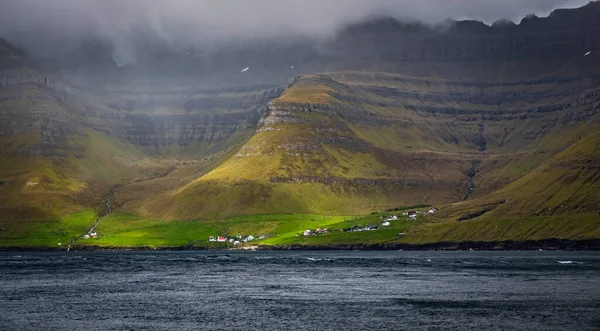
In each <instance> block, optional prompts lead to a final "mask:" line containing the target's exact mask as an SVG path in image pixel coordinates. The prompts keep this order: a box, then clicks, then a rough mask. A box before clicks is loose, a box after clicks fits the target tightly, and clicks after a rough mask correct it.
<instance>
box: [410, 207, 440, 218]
mask: <svg viewBox="0 0 600 331" xmlns="http://www.w3.org/2000/svg"><path fill="white" fill-rule="evenodd" d="M436 212H437V209H436V208H435V207H431V208H429V210H427V211H416V210H411V211H405V212H403V213H402V215H404V216H407V217H408V218H409V219H411V220H415V219H417V216H419V214H420V215H423V216H427V215H433V214H435V213H436Z"/></svg>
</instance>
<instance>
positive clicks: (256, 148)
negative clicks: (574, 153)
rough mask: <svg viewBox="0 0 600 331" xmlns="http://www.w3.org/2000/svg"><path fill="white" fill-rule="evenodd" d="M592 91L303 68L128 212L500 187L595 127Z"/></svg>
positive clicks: (317, 203)
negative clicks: (237, 133) (235, 140)
mask: <svg viewBox="0 0 600 331" xmlns="http://www.w3.org/2000/svg"><path fill="white" fill-rule="evenodd" d="M570 91H581V92H578V93H573V92H570ZM583 96H585V97H583ZM498 100H502V102H501V103H498ZM599 101H600V99H599V98H598V94H597V85H595V84H594V82H593V78H591V77H589V76H588V77H579V78H576V77H573V78H569V79H558V78H554V77H552V76H548V77H546V78H544V79H539V80H535V81H521V82H509V83H505V84H498V83H491V84H490V83H484V82H479V83H464V82H457V81H449V80H440V79H428V78H416V77H410V76H402V75H393V74H386V73H365V72H342V73H331V74H327V75H316V76H304V77H300V78H299V79H298V80H296V81H294V82H293V84H292V85H291V87H290V88H289V89H287V90H286V92H284V94H283V95H282V96H281V97H280V98H278V99H275V100H273V101H272V102H270V103H269V106H268V107H267V112H266V113H265V115H264V116H263V118H262V119H261V121H260V123H259V126H258V128H257V130H256V134H255V135H254V136H253V137H252V138H251V139H250V140H249V141H248V143H246V144H245V145H244V146H243V147H242V148H241V149H240V150H239V151H238V152H237V153H236V154H235V155H233V156H231V157H230V158H229V159H228V160H227V161H225V162H224V163H223V164H221V165H220V166H219V167H217V168H216V169H214V170H213V171H211V172H209V173H207V174H206V175H204V176H202V177H200V178H198V179H197V180H195V181H192V182H190V183H189V184H187V185H185V186H182V187H180V188H178V189H174V190H172V191H169V192H168V193H167V194H165V195H159V196H158V197H156V198H155V199H150V200H149V201H148V203H147V204H145V205H144V207H143V208H139V209H138V208H136V207H131V211H132V212H136V213H142V214H146V215H147V216H151V215H159V217H161V218H175V219H178V218H184V219H185V218H196V217H202V216H211V217H215V216H225V215H231V214H238V213H242V214H244V213H248V214H252V213H285V212H302V213H317V214H319V213H322V214H323V213H334V214H361V213H367V212H369V211H372V210H379V209H385V208H390V207H394V206H397V205H411V204H418V203H430V204H446V203H450V202H453V201H460V200H463V199H467V198H471V197H473V196H475V195H477V196H479V195H483V194H485V193H489V192H493V191H494V190H496V189H498V188H501V187H503V186H504V185H506V184H508V183H510V182H512V181H514V180H516V179H518V178H520V177H521V176H524V175H525V174H527V173H528V172H529V171H531V170H533V169H535V168H536V167H537V166H538V165H540V164H541V163H543V162H545V161H546V160H548V159H550V158H552V157H553V156H554V155H555V154H557V153H559V152H560V151H561V150H562V149H564V148H567V147H568V146H570V145H571V144H572V143H573V142H574V141H575V140H577V139H579V138H578V137H580V136H581V135H583V136H585V135H587V134H589V133H590V132H593V130H596V129H597V127H596V125H595V124H594V122H593V121H592V120H593V119H594V118H595V116H596V115H597V112H598V110H597V109H598V108H597V105H598V102H599ZM590 121H591V122H590ZM582 123H588V124H586V125H585V126H582ZM565 132H571V133H572V134H571V135H570V136H569V135H564V133H565ZM559 134H560V135H562V137H563V139H562V140H557V139H556V135H559ZM573 135H576V136H573ZM516 169H519V170H520V171H516ZM198 197H203V198H202V199H199V198H198ZM123 207H124V208H125V210H127V209H128V206H127V205H125V206H123Z"/></svg>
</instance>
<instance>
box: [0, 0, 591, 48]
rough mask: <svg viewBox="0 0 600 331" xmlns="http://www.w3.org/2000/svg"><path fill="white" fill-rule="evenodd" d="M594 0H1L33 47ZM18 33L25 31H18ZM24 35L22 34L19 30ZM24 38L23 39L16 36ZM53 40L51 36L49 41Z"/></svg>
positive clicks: (544, 10) (325, 27)
mask: <svg viewBox="0 0 600 331" xmlns="http://www.w3.org/2000/svg"><path fill="white" fill-rule="evenodd" d="M587 2H589V1H588V0H0V37H4V38H8V39H9V40H10V41H12V42H16V43H17V44H18V43H19V41H21V42H20V43H21V46H24V47H27V46H31V45H27V40H25V39H27V38H26V36H33V37H34V38H37V39H34V40H35V42H30V44H33V43H36V44H40V43H43V42H44V40H47V39H49V37H52V38H59V39H65V40H77V39H78V38H80V37H82V36H88V37H89V36H90V34H91V35H94V36H99V37H102V38H104V39H106V40H110V41H111V42H112V43H113V44H115V45H117V48H118V47H120V46H119V45H127V44H130V40H129V39H128V38H131V32H132V30H133V29H134V27H140V26H141V27H143V30H146V31H147V32H150V33H151V34H152V35H153V36H157V37H159V38H160V39H161V40H163V41H167V42H171V43H173V44H175V45H177V44H179V45H181V44H182V43H194V42H197V41H205V40H215V39H216V40H219V39H221V40H222V39H231V38H234V39H249V38H261V37H271V36H277V35H286V34H292V33H293V34H305V35H312V36H327V35H331V34H332V33H334V32H335V30H336V28H338V27H339V26H340V25H342V24H345V23H349V22H355V21H358V20H360V19H362V18H365V17H369V16H373V15H390V16H394V17H397V18H401V19H412V20H420V21H424V22H428V23H436V22H440V21H442V20H444V19H446V18H452V19H457V20H459V19H477V20H481V21H484V22H486V23H492V22H494V21H496V20H498V19H502V18H506V19H510V20H513V21H516V22H519V21H520V20H521V18H522V17H524V16H525V15H527V14H537V15H539V16H546V15H548V14H549V13H550V12H551V11H552V10H553V9H556V8H561V7H580V6H582V5H584V4H586V3H587ZM17 33H18V34H17ZM15 35H18V36H19V37H18V38H15V37H14V36H15ZM14 39H21V40H14ZM48 44H49V45H51V43H48Z"/></svg>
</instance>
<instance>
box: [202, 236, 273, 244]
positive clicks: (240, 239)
mask: <svg viewBox="0 0 600 331" xmlns="http://www.w3.org/2000/svg"><path fill="white" fill-rule="evenodd" d="M272 236H273V234H268V235H262V234H261V235H259V236H257V237H254V236H253V235H248V236H245V237H244V236H242V235H241V234H238V235H237V236H210V237H208V241H209V242H220V243H230V244H234V245H239V244H241V243H247V242H251V241H253V240H261V239H265V238H268V237H272Z"/></svg>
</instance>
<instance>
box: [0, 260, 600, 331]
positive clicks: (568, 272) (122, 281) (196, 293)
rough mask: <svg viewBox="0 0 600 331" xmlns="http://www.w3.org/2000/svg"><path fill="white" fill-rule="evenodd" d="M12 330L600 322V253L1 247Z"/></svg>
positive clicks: (0, 289)
mask: <svg viewBox="0 0 600 331" xmlns="http://www.w3.org/2000/svg"><path fill="white" fill-rule="evenodd" d="M0 329H1V330H55V329H70V330H84V329H88V330H166V329H170V330H186V329H187V330H216V329H227V330H232V329H271V330H363V329H372V330H374V329H379V330H457V329H460V330H468V329H472V330H598V329H600V253H598V252H596V253H594V252H239V253H238V252H233V253H231V252H219V253H214V252H115V253H108V252H85V253H82V252H69V253H32V252H23V253H14V252H10V253H8V252H5V253H0Z"/></svg>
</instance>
